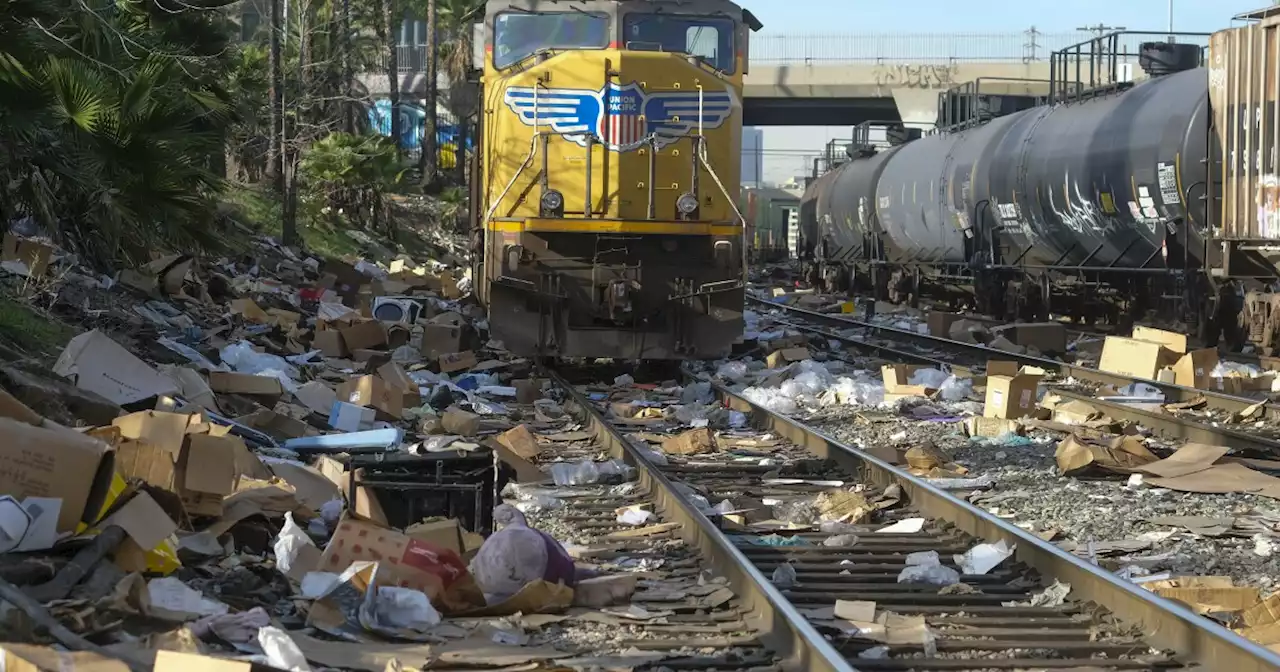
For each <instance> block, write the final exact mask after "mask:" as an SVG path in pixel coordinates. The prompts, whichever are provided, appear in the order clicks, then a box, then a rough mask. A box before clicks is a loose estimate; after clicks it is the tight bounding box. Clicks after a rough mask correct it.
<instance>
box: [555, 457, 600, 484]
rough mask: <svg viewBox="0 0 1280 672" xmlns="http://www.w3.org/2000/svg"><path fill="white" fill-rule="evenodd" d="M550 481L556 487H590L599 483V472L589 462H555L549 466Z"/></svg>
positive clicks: (592, 463)
mask: <svg viewBox="0 0 1280 672" xmlns="http://www.w3.org/2000/svg"><path fill="white" fill-rule="evenodd" d="M550 471H551V480H552V481H554V482H555V484H556V485H591V484H592V483H599V482H600V470H599V469H597V468H596V463H595V462H593V461H591V460H582V461H581V462H557V463H555V464H553V465H551V469H550Z"/></svg>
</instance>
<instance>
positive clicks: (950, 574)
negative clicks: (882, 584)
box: [898, 551, 960, 587]
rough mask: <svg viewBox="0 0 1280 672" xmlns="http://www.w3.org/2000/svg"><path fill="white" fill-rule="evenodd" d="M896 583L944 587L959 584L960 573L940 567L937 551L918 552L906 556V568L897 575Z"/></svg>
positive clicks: (940, 561)
mask: <svg viewBox="0 0 1280 672" xmlns="http://www.w3.org/2000/svg"><path fill="white" fill-rule="evenodd" d="M898 583H924V584H928V585H931V586H940V587H945V586H950V585H954V584H957V583H960V572H957V571H956V570H954V569H951V568H950V567H944V566H942V560H941V558H939V557H938V552H937V551H919V552H916V553H912V554H910V555H908V556H907V566H906V567H905V568H903V570H902V571H901V572H899V573H898Z"/></svg>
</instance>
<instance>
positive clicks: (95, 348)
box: [53, 329, 178, 406]
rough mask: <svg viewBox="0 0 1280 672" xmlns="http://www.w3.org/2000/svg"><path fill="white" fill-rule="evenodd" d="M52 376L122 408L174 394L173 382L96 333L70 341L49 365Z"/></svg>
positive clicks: (175, 388) (108, 338)
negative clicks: (69, 381)
mask: <svg viewBox="0 0 1280 672" xmlns="http://www.w3.org/2000/svg"><path fill="white" fill-rule="evenodd" d="M53 372H54V373H56V374H58V375H59V376H62V377H64V378H68V379H70V380H71V381H73V382H74V383H75V386H76V387H78V388H80V389H82V390H88V391H90V392H96V393H98V394H100V395H102V396H103V397H106V398H107V399H108V400H110V401H113V402H115V403H117V404H120V405H122V406H123V405H125V404H131V403H133V402H135V401H142V400H143V399H150V398H151V397H155V396H162V395H163V396H173V395H175V394H177V393H178V386H177V384H176V383H174V381H173V379H171V378H169V377H168V376H162V375H160V373H159V372H157V371H156V370H155V369H153V368H151V366H150V365H148V364H147V363H146V362H144V361H142V360H141V359H138V358H137V357H134V356H133V353H131V352H129V351H128V350H125V349H124V347H123V346H121V345H120V344H119V343H116V342H115V341H113V340H111V337H110V336H107V335H106V334H104V333H102V332H100V331H98V330H96V329H95V330H93V331H89V332H85V333H83V334H80V335H79V336H76V337H75V338H73V339H71V342H69V343H67V347H66V348H64V349H63V351H62V354H61V355H59V356H58V361H57V362H56V363H55V364H54V365H53Z"/></svg>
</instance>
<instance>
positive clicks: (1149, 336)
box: [1133, 326, 1187, 353]
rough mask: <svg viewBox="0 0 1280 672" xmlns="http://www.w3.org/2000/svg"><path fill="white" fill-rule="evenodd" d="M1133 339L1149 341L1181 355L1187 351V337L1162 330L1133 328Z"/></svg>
mask: <svg viewBox="0 0 1280 672" xmlns="http://www.w3.org/2000/svg"><path fill="white" fill-rule="evenodd" d="M1133 337H1134V338H1136V339H1138V340H1139V341H1151V342H1152V343H1159V344H1160V345H1163V346H1164V347H1166V348H1168V349H1170V350H1172V351H1174V352H1177V353H1183V352H1186V351H1187V335H1186V334H1179V333H1175V332H1172V331H1165V330H1164V329H1156V328H1154V327H1143V326H1136V327H1134V328H1133Z"/></svg>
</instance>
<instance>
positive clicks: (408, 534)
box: [0, 234, 577, 672]
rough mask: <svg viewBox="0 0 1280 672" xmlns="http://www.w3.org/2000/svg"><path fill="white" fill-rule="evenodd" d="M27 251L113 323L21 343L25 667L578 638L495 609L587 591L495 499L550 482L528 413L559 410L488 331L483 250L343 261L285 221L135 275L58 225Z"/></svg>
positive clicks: (6, 433) (3, 511)
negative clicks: (78, 244)
mask: <svg viewBox="0 0 1280 672" xmlns="http://www.w3.org/2000/svg"><path fill="white" fill-rule="evenodd" d="M5 247H6V253H5V258H4V261H3V263H2V264H0V267H2V268H3V271H4V272H5V273H9V274H10V276H11V277H13V276H16V277H20V278H23V280H22V282H23V283H28V282H31V283H42V284H41V285H40V286H41V287H42V288H41V289H39V290H38V291H40V292H43V293H44V294H45V295H46V298H47V297H48V296H52V297H53V300H52V305H55V306H58V307H59V310H60V311H62V312H63V313H64V314H65V313H68V312H71V313H74V314H76V315H77V316H78V318H80V319H82V320H84V321H85V322H87V323H89V324H90V326H92V327H93V328H91V329H89V330H87V331H85V332H84V333H81V334H79V335H78V336H75V337H74V338H73V339H71V341H70V342H69V343H68V344H67V345H66V347H65V348H64V349H63V350H62V352H61V354H60V356H59V357H58V358H57V360H56V362H53V363H52V365H51V366H50V365H49V364H48V363H43V362H38V361H24V362H11V363H5V364H0V436H2V437H3V439H2V440H0V453H3V463H4V466H3V467H0V553H2V555H0V599H2V600H3V601H5V602H8V603H9V604H10V605H12V606H13V607H15V609H10V610H8V611H7V612H6V614H5V616H4V617H3V619H4V625H5V627H6V629H7V632H6V635H5V639H6V640H7V641H8V642H10V643H6V644H5V646H4V652H5V655H6V660H7V661H8V664H10V665H17V664H20V663H19V661H25V663H26V664H28V667H24V668H23V669H34V668H40V669H61V668H62V667H63V666H65V665H66V664H68V663H69V662H70V663H79V664H94V665H106V666H110V668H111V669H117V668H119V669H123V668H124V667H129V668H131V669H134V670H144V669H153V668H154V669H159V668H160V667H161V666H165V667H166V669H168V670H176V669H178V667H179V666H187V667H189V666H191V665H206V664H208V661H207V660H205V661H204V662H201V657H208V656H214V657H220V658H234V659H236V660H241V661H246V662H253V663H259V664H266V665H269V666H271V667H275V668H279V669H282V670H292V671H294V672H297V671H299V670H310V669H321V668H341V669H357V670H370V671H372V672H382V670H384V669H385V668H386V667H387V664H388V662H389V661H392V660H398V661H399V662H400V663H401V664H403V665H405V666H412V667H426V666H427V664H428V663H432V662H439V661H441V660H445V661H452V663H451V664H453V665H455V666H456V665H463V666H478V667H502V666H504V665H508V664H516V663H523V662H527V661H528V660H533V659H539V660H540V659H548V658H554V657H558V655H560V654H558V653H557V652H556V651H552V652H551V653H550V654H548V653H547V652H546V651H545V650H544V651H542V653H540V654H538V656H540V657H536V656H535V658H529V657H522V654H521V653H520V652H518V651H513V648H515V649H518V648H519V647H521V646H523V644H524V643H527V640H528V637H525V638H524V639H523V640H522V641H515V642H508V641H505V640H503V639H502V638H501V637H499V636H498V635H497V634H495V633H494V632H493V628H492V627H490V626H489V625H486V623H488V622H489V621H491V620H493V619H500V618H503V617H509V616H511V615H512V614H516V613H523V614H526V615H528V614H532V613H537V612H538V611H539V610H541V609H543V608H546V609H563V608H564V607H565V606H566V605H565V602H564V601H563V600H549V601H542V602H540V601H539V600H538V599H537V598H536V596H535V597H533V598H531V597H529V595H528V594H527V593H526V591H525V590H524V589H525V588H527V587H528V586H530V585H546V584H550V585H559V586H561V588H564V587H566V586H567V587H572V586H573V585H574V581H573V576H574V574H573V563H572V561H569V562H568V565H567V569H566V565H565V562H566V558H565V557H563V551H562V549H560V546H559V545H558V544H556V543H555V542H554V540H552V541H551V542H546V540H547V539H550V537H546V535H543V534H541V533H540V532H538V531H537V530H536V529H534V528H532V527H530V526H529V525H528V524H527V523H526V522H525V521H524V520H523V518H522V517H521V515H520V514H519V512H515V514H514V515H512V510H511V509H510V507H503V506H497V508H496V511H495V506H496V505H498V504H499V503H500V502H499V501H496V497H497V494H496V493H498V492H501V491H502V490H503V488H504V487H505V486H506V485H507V484H508V483H511V482H517V481H521V480H542V479H543V478H545V475H544V474H542V472H540V471H538V470H537V468H536V467H531V465H530V463H529V462H528V461H527V459H522V458H521V456H522V455H524V456H526V457H527V455H528V452H529V450H530V449H532V450H533V452H534V453H535V454H536V452H537V450H536V448H531V443H532V441H533V438H532V437H531V436H527V435H528V430H527V428H524V425H522V424H520V423H519V422H518V421H517V420H518V419H519V418H520V417H522V415H523V416H524V417H533V416H538V415H541V414H543V413H544V412H545V413H555V412H556V411H555V410H554V403H552V402H550V400H546V399H543V390H542V388H543V386H542V383H541V382H539V381H536V380H534V379H532V378H530V371H531V365H530V363H529V362H527V361H524V360H520V359H516V358H513V357H511V356H510V355H509V354H508V353H506V352H504V351H503V349H502V344H501V343H498V342H494V341H492V340H490V339H488V337H487V332H488V328H487V324H486V322H485V320H484V319H483V313H482V311H481V310H480V309H479V308H478V307H477V306H475V305H474V304H473V303H472V302H470V301H468V300H466V299H465V297H466V296H467V295H468V293H469V292H470V289H471V278H470V275H469V273H470V271H469V268H468V267H467V263H466V260H465V259H464V258H462V257H460V256H458V255H457V254H456V253H455V252H452V251H450V250H449V249H447V248H445V249H441V250H439V254H438V255H437V257H438V258H436V259H432V260H427V261H421V262H415V261H414V260H412V259H409V258H407V257H405V256H401V257H398V258H396V259H393V260H391V261H390V263H387V264H375V263H371V262H369V261H366V260H349V261H344V260H335V259H326V260H319V259H316V258H313V257H309V256H305V255H302V254H299V253H297V252H296V251H294V250H292V249H289V248H285V247H281V246H279V245H277V244H275V243H274V242H272V241H269V240H266V239H263V240H259V241H257V243H256V252H255V254H254V255H252V256H251V257H247V258H244V259H222V260H218V261H216V262H214V263H204V262H203V261H202V260H199V259H196V258H194V257H192V256H190V255H169V256H164V257H161V258H158V259H156V260H155V261H153V262H151V263H149V264H146V265H145V266H143V267H140V268H137V269H131V270H127V271H124V272H122V273H120V274H119V275H118V276H117V277H114V278H112V277H105V276H103V277H96V276H93V275H91V274H88V273H85V272H83V269H80V268H79V267H78V266H77V265H76V263H75V259H74V257H72V256H71V255H67V254H63V253H61V252H60V251H59V250H57V249H56V248H54V247H52V246H51V245H49V244H48V243H43V242H41V241H37V240H27V239H17V238H16V237H14V236H13V234H10V236H9V238H8V239H6V243H5ZM455 247H458V246H455ZM559 413H560V414H561V415H563V412H562V411H560V412H559ZM521 430H523V433H522V432H521ZM530 468H532V469H533V472H534V473H532V474H531V473H530V472H529V471H528V470H529V469H530ZM561 478H562V476H561V474H560V473H559V472H557V474H556V480H557V481H559V480H561ZM499 527H501V528H502V529H501V531H499V532H497V533H496V534H493V535H492V536H490V537H489V538H488V539H486V538H485V537H484V536H482V534H484V533H489V532H492V531H493V530H495V529H496V528H499ZM530 535H532V536H530ZM553 547H554V548H553ZM549 549H551V550H559V551H560V554H558V555H557V554H554V553H553V557H550V558H547V557H546V556H547V554H548V552H549ZM538 554H542V555H541V556H538ZM535 556H538V557H542V559H543V561H544V564H546V565H547V567H546V568H545V570H546V571H538V569H537V567H535V565H536V564H537V563H536V562H535V560H536V557H535ZM512 559H517V560H519V564H520V566H521V568H522V571H525V572H526V574H520V575H519V576H517V577H513V575H512V572H513V570H512V569H511V560H512ZM570 592H572V591H570ZM459 618H465V619H469V620H461V621H460V620H458V619H459ZM544 648H545V647H544ZM67 651H71V652H74V653H67ZM573 653H575V654H576V653H577V652H576V651H575V652H573ZM31 666H34V668H33V667H31Z"/></svg>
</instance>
